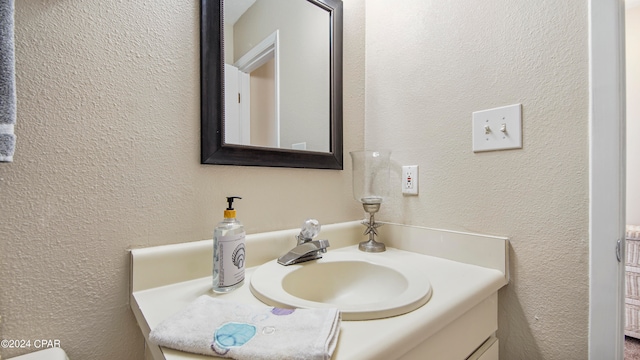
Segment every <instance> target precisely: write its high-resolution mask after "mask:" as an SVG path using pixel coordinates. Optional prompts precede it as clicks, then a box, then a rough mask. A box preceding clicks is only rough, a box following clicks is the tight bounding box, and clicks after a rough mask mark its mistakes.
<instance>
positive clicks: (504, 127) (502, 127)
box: [487, 124, 507, 133]
mask: <svg viewBox="0 0 640 360" xmlns="http://www.w3.org/2000/svg"><path fill="white" fill-rule="evenodd" d="M487 126H488V125H487ZM500 131H502V132H503V133H506V132H507V124H502V126H500Z"/></svg>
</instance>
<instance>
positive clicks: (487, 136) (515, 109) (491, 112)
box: [471, 104, 522, 152]
mask: <svg viewBox="0 0 640 360" xmlns="http://www.w3.org/2000/svg"><path fill="white" fill-rule="evenodd" d="M471 128H472V137H473V152H481V151H492V150H507V149H522V104H514V105H508V106H503V107H498V108H494V109H488V110H482V111H476V112H474V113H473V114H472V119H471Z"/></svg>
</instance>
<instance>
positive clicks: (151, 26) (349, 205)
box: [0, 0, 364, 360]
mask: <svg viewBox="0 0 640 360" xmlns="http://www.w3.org/2000/svg"><path fill="white" fill-rule="evenodd" d="M362 6H363V5H362V1H361V0H349V1H346V2H345V25H346V27H345V72H344V74H345V83H344V92H345V98H344V101H345V112H344V117H345V130H344V134H345V139H346V143H345V151H347V152H348V151H351V150H355V149H361V148H362V147H363V121H364V96H363V91H364V68H363V66H362V63H363V58H364V18H363V16H364V9H363V8H362ZM198 8H199V6H198V2H197V1H193V2H184V1H173V0H163V1H152V2H142V1H115V0H107V1H62V0H58V1H49V0H38V1H36V0H33V1H31V0H30V1H17V2H16V42H17V45H16V58H17V86H18V114H19V115H18V123H17V126H16V133H17V135H18V145H17V150H16V156H15V158H14V163H12V164H3V165H0V214H2V220H0V257H1V261H0V289H2V292H1V293H0V315H2V320H3V321H2V323H1V324H0V335H1V336H0V338H11V339H59V340H60V341H61V344H62V346H63V347H64V348H65V349H66V350H67V351H68V353H69V356H70V358H71V359H85V360H88V359H141V358H143V354H142V353H143V339H142V336H141V334H140V331H139V329H138V328H137V325H136V323H135V320H134V318H133V315H132V313H131V311H130V310H129V304H128V273H129V267H128V257H127V252H126V249H128V248H130V247H141V246H151V245H160V244H167V243H177V242H186V241H194V240H201V239H206V238H209V237H210V236H211V233H212V230H213V227H214V226H215V224H216V223H217V222H218V221H219V220H220V219H221V218H222V210H223V209H224V207H225V205H226V203H225V198H224V197H225V196H226V195H240V196H243V197H244V199H243V200H241V201H239V202H237V209H238V214H239V218H240V219H241V220H242V221H243V222H244V224H245V225H246V228H247V231H248V232H249V233H254V232H259V231H268V230H274V229H282V228H292V227H297V226H299V225H300V224H301V222H302V221H303V220H304V217H307V216H309V217H317V218H318V219H319V220H320V221H321V222H322V223H334V222H341V221H345V220H353V219H357V218H359V217H360V216H361V215H362V213H361V211H360V208H359V207H358V204H356V203H355V201H353V200H352V197H351V185H350V184H351V175H350V170H349V169H350V166H351V165H350V162H349V160H348V155H347V156H346V157H345V171H330V170H301V169H278V168H255V167H232V166H210V165H209V166H205V165H200V164H199V159H200V154H199V147H200V144H199V131H200V126H199V121H200V114H199V105H200V95H199V34H198V29H199V18H198ZM1 351H2V353H1V355H2V356H3V357H9V356H13V355H16V354H19V353H22V352H24V351H23V350H1Z"/></svg>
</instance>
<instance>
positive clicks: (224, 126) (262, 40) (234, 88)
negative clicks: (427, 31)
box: [200, 0, 342, 169]
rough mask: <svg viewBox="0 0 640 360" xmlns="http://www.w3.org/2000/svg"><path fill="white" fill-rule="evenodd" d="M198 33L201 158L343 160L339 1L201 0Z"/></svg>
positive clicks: (286, 162)
mask: <svg viewBox="0 0 640 360" xmlns="http://www.w3.org/2000/svg"><path fill="white" fill-rule="evenodd" d="M222 9H224V11H223V10H222ZM223 14H224V18H223ZM200 35H201V74H202V83H201V106H202V122H201V125H202V129H201V132H202V138H201V145H202V148H201V150H202V159H201V162H202V163H203V164H229V165H256V166H281V167H307V168H321V169H342V2H341V1H340V0H226V1H223V0H215V1H210V0H201V33H200ZM223 44H224V45H223ZM223 46H224V48H223Z"/></svg>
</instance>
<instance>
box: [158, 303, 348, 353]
mask: <svg viewBox="0 0 640 360" xmlns="http://www.w3.org/2000/svg"><path fill="white" fill-rule="evenodd" d="M339 332H340V312H339V311H338V310H337V309H295V310H291V309H279V308H273V307H268V306H255V305H247V304H241V303H237V302H230V301H225V300H220V299H216V298H212V297H210V296H208V295H203V296H200V297H199V298H197V299H196V300H195V301H194V302H192V303H191V304H189V305H188V306H187V307H186V308H185V309H184V310H182V311H180V312H179V313H177V314H175V315H173V316H171V317H170V318H168V319H166V320H164V321H163V322H162V323H160V324H159V325H158V326H156V327H155V328H154V329H153V330H152V331H151V333H150V334H149V340H151V341H152V342H153V343H155V344H157V345H160V346H165V347H169V348H172V349H176V350H181V351H187V352H192V353H197V354H204V355H210V356H221V357H227V358H232V359H238V360H244V359H247V360H249V359H252V360H259V359H279V360H284V359H310V360H315V359H318V360H328V359H330V358H331V355H332V354H333V351H334V350H335V347H336V343H337V341H338V334H339Z"/></svg>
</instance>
